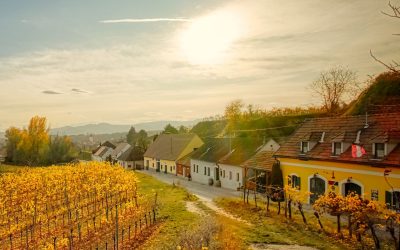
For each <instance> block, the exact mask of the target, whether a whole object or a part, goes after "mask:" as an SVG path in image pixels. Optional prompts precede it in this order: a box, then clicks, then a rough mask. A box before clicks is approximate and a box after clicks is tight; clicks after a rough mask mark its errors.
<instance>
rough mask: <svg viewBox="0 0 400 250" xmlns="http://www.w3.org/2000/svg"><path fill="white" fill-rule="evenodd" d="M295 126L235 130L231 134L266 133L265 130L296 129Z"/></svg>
mask: <svg viewBox="0 0 400 250" xmlns="http://www.w3.org/2000/svg"><path fill="white" fill-rule="evenodd" d="M296 126H297V125H288V126H281V127H270V128H258V129H237V130H233V132H252V131H266V130H273V129H279V128H289V127H296Z"/></svg>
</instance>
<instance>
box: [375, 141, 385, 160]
mask: <svg viewBox="0 0 400 250" xmlns="http://www.w3.org/2000/svg"><path fill="white" fill-rule="evenodd" d="M374 156H375V158H376V159H381V158H383V157H384V156H385V143H375V150H374Z"/></svg>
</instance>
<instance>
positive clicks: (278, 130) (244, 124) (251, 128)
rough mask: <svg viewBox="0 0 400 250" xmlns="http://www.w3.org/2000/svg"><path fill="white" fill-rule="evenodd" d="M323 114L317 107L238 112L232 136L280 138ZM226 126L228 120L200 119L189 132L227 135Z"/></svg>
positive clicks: (213, 135) (207, 135)
mask: <svg viewBox="0 0 400 250" xmlns="http://www.w3.org/2000/svg"><path fill="white" fill-rule="evenodd" d="M288 111H289V112H288ZM323 115H324V113H322V112H320V111H318V109H311V110H302V109H299V110H290V109H288V110H285V111H284V112H281V110H279V112H276V111H270V112H264V113H262V114H259V115H257V116H249V115H248V114H246V113H245V112H244V113H242V114H240V116H241V118H240V119H238V120H237V121H235V122H234V125H233V127H234V131H233V132H232V136H239V137H259V138H260V137H265V138H275V139H277V140H280V138H281V139H284V138H285V137H287V136H289V135H290V134H292V133H293V132H294V130H295V129H296V128H297V126H298V125H299V124H301V123H302V122H303V121H304V120H305V119H308V118H314V117H320V116H323ZM228 127H229V121H228V120H224V119H219V120H209V121H201V122H199V123H197V124H196V125H195V126H193V128H192V130H191V133H196V134H197V135H199V136H200V137H201V138H209V137H221V136H229V134H230V133H229V132H227V131H228Z"/></svg>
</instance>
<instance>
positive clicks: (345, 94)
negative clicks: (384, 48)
mask: <svg viewBox="0 0 400 250" xmlns="http://www.w3.org/2000/svg"><path fill="white" fill-rule="evenodd" d="M310 89H311V90H312V91H313V92H314V93H315V94H316V95H317V96H319V97H320V98H321V99H322V104H323V107H324V109H325V110H326V111H327V112H328V113H331V114H332V113H337V112H338V111H339V110H340V105H341V104H342V103H344V102H345V101H346V100H347V99H350V98H353V97H354V96H355V93H357V92H359V91H360V87H359V83H358V82H357V77H356V73H355V72H354V71H351V70H349V69H346V68H343V67H341V66H339V67H335V68H331V69H329V70H327V71H323V72H321V73H320V76H319V77H318V79H316V80H315V81H314V82H313V83H311V85H310Z"/></svg>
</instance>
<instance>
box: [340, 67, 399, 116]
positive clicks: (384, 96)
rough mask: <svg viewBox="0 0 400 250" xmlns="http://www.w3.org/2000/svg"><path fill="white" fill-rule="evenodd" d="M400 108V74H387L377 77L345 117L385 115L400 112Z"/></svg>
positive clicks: (351, 106)
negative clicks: (366, 114) (366, 113)
mask: <svg viewBox="0 0 400 250" xmlns="http://www.w3.org/2000/svg"><path fill="white" fill-rule="evenodd" d="M399 107H400V74H399V73H393V72H385V73H382V74H380V75H379V76H377V77H376V78H375V79H374V81H373V83H372V84H371V85H370V86H369V87H368V88H367V89H366V90H365V91H363V92H362V93H361V94H360V96H359V97H358V98H357V100H355V101H354V102H353V103H352V104H350V106H349V109H348V110H347V112H346V113H345V115H362V114H365V112H366V111H368V113H382V112H383V113H385V112H394V111H396V110H397V111H398V109H399Z"/></svg>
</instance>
